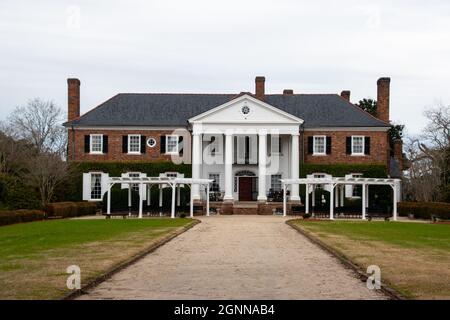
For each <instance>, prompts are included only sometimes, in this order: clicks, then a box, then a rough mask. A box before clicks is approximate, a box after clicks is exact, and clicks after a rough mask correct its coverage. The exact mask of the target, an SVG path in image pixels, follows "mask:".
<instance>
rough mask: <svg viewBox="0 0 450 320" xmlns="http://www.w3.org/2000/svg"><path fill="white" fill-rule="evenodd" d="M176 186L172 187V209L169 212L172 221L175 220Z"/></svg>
mask: <svg viewBox="0 0 450 320" xmlns="http://www.w3.org/2000/svg"><path fill="white" fill-rule="evenodd" d="M175 189H176V185H175V184H173V185H172V208H171V210H170V217H171V218H172V219H173V218H175V192H176V190H175Z"/></svg>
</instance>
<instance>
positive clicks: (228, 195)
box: [223, 132, 233, 201]
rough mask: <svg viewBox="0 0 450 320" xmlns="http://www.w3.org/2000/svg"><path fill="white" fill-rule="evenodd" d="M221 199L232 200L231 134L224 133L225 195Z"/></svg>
mask: <svg viewBox="0 0 450 320" xmlns="http://www.w3.org/2000/svg"><path fill="white" fill-rule="evenodd" d="M223 200H231V201H232V200H233V135H232V134H231V133H230V132H227V133H226V134H225V195H224V197H223Z"/></svg>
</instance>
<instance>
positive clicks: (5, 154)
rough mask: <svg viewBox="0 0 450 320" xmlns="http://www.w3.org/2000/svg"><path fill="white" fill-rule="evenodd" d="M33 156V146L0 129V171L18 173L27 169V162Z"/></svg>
mask: <svg viewBox="0 0 450 320" xmlns="http://www.w3.org/2000/svg"><path fill="white" fill-rule="evenodd" d="M33 156H34V148H33V146H31V145H30V144H29V143H27V142H26V141H16V140H14V139H12V138H11V137H9V136H7V135H6V134H4V133H3V132H1V131H0V173H5V174H15V175H20V174H21V173H22V172H24V171H26V170H27V168H26V167H27V162H28V160H29V159H30V158H31V157H33Z"/></svg>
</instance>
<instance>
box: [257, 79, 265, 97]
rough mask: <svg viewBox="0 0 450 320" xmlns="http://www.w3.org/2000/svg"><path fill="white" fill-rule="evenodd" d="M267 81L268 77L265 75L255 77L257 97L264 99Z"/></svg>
mask: <svg viewBox="0 0 450 320" xmlns="http://www.w3.org/2000/svg"><path fill="white" fill-rule="evenodd" d="M265 82H266V78H264V77H256V78H255V95H256V98H258V99H260V100H264V93H265V89H264V83H265Z"/></svg>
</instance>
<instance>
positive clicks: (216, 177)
mask: <svg viewBox="0 0 450 320" xmlns="http://www.w3.org/2000/svg"><path fill="white" fill-rule="evenodd" d="M209 179H212V180H213V182H212V183H211V188H210V190H211V191H220V174H219V173H210V174H209Z"/></svg>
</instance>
